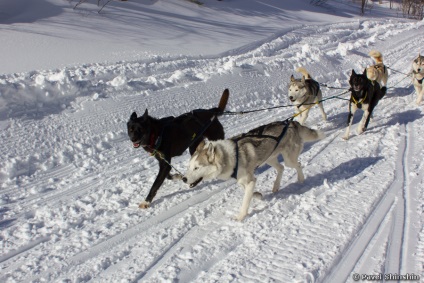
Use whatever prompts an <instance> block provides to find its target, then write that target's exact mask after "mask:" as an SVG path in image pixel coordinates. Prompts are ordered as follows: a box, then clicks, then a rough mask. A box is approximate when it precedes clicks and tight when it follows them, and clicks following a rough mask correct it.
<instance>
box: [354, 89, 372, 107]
mask: <svg viewBox="0 0 424 283" xmlns="http://www.w3.org/2000/svg"><path fill="white" fill-rule="evenodd" d="M367 96H368V91H367V92H365V96H364V98H362V99H361V100H360V101H356V99H355V97H354V96H353V95H352V96H351V98H352V99H353V102H354V103H355V104H356V105H358V104H362V102H364V101H365V99H367Z"/></svg>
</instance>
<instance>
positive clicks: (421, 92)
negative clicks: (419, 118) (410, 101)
mask: <svg viewBox="0 0 424 283" xmlns="http://www.w3.org/2000/svg"><path fill="white" fill-rule="evenodd" d="M415 90H416V92H417V101H416V103H417V105H420V103H421V101H422V100H423V95H424V87H423V86H421V87H415Z"/></svg>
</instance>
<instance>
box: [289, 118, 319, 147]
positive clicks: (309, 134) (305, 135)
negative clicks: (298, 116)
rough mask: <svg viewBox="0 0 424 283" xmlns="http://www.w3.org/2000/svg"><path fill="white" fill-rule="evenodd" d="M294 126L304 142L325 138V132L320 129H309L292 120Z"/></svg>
mask: <svg viewBox="0 0 424 283" xmlns="http://www.w3.org/2000/svg"><path fill="white" fill-rule="evenodd" d="M293 123H294V125H295V127H297V128H298V131H299V135H300V137H301V138H302V140H303V141H305V142H311V141H316V140H321V139H323V138H325V134H324V133H323V132H321V131H320V130H314V129H310V128H308V127H305V126H302V125H301V124H300V123H299V122H296V121H295V122H293Z"/></svg>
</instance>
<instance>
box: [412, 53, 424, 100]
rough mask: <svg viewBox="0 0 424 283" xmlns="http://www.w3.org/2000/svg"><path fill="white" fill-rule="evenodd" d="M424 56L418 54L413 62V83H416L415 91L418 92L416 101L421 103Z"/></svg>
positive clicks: (423, 88)
mask: <svg viewBox="0 0 424 283" xmlns="http://www.w3.org/2000/svg"><path fill="white" fill-rule="evenodd" d="M423 79H424V56H421V55H420V54H418V57H417V58H415V59H414V61H413V62H412V83H413V84H414V88H415V92H416V93H417V100H416V103H417V104H418V105H419V104H420V103H421V101H422V100H423V95H424V87H423Z"/></svg>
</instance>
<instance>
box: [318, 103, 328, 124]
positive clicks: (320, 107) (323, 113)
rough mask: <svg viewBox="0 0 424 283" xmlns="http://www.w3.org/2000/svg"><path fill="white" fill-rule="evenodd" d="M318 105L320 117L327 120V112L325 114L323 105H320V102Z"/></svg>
mask: <svg viewBox="0 0 424 283" xmlns="http://www.w3.org/2000/svg"><path fill="white" fill-rule="evenodd" d="M318 107H319V109H320V110H321V115H322V119H323V120H324V121H327V114H325V111H324V106H323V105H322V103H321V102H320V103H319V104H318Z"/></svg>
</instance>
